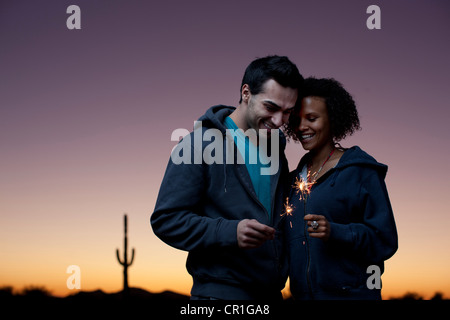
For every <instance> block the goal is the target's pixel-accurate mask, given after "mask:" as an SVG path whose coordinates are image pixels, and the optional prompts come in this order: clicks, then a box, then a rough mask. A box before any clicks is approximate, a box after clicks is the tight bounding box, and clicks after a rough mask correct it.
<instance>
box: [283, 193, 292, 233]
mask: <svg viewBox="0 0 450 320" xmlns="http://www.w3.org/2000/svg"><path fill="white" fill-rule="evenodd" d="M294 208H295V207H294V206H293V205H292V204H290V203H289V197H287V198H286V202H285V203H284V212H283V213H282V214H281V216H284V215H286V216H292V212H294ZM289 224H290V225H291V229H292V221H289Z"/></svg>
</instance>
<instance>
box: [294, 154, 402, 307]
mask: <svg viewBox="0 0 450 320" xmlns="http://www.w3.org/2000/svg"><path fill="white" fill-rule="evenodd" d="M307 161H308V155H306V156H305V157H303V159H302V160H301V161H300V163H299V165H298V167H297V169H296V170H294V171H293V172H292V173H291V177H292V179H295V177H298V174H299V172H301V171H302V168H303V166H304V165H305V163H307ZM386 173H387V166H386V165H384V164H381V163H379V162H377V161H376V160H375V159H374V158H373V157H371V156H370V155H368V154H367V153H366V152H364V151H362V150H361V149H360V148H359V147H353V148H350V149H348V150H347V151H345V152H344V154H343V155H342V157H341V159H340V160H339V162H338V164H337V165H336V166H335V167H334V168H333V169H331V170H329V171H328V172H326V173H325V174H324V175H323V176H322V177H320V178H319V179H318V180H317V182H316V183H315V184H314V185H313V187H312V189H311V193H310V195H309V196H308V197H307V200H306V206H305V205H304V202H303V200H300V199H299V196H298V195H296V194H295V192H291V196H290V203H291V204H292V205H293V206H295V211H294V213H293V214H292V216H290V217H289V219H286V230H287V231H286V233H287V238H288V243H289V245H288V246H289V255H290V272H289V277H290V287H291V292H292V294H293V296H294V297H295V298H297V299H381V294H380V290H379V289H378V288H376V286H377V285H378V284H377V279H375V276H376V275H377V274H376V273H375V272H377V271H380V274H381V273H382V272H383V270H384V261H385V260H387V259H389V258H390V257H391V256H392V255H393V254H394V253H395V252H396V250H397V245H398V243H397V229H396V226H395V221H394V216H393V212H392V208H391V204H390V201H389V196H388V192H387V189H386V185H385V182H384V178H385V176H386ZM305 208H306V214H316V215H323V216H325V217H326V219H327V220H328V221H329V222H330V229H331V234H330V237H329V239H328V240H327V241H323V240H321V239H317V238H311V237H310V236H309V233H308V231H307V227H306V225H305V221H304V220H303V217H304V215H305ZM290 223H292V227H291V225H290ZM369 266H372V267H370V268H369ZM371 276H374V277H373V279H372V278H370V279H369V277H371Z"/></svg>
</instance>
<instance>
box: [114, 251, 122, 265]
mask: <svg viewBox="0 0 450 320" xmlns="http://www.w3.org/2000/svg"><path fill="white" fill-rule="evenodd" d="M116 254H117V260H118V261H119V263H120V264H121V265H123V262H122V261H121V260H120V256H119V249H116Z"/></svg>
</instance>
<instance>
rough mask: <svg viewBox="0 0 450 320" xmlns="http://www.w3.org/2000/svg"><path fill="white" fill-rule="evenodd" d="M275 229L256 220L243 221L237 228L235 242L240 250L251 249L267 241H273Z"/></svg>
mask: <svg viewBox="0 0 450 320" xmlns="http://www.w3.org/2000/svg"><path fill="white" fill-rule="evenodd" d="M274 237H275V229H274V228H272V227H269V226H267V225H265V224H262V223H259V222H258V221H257V220H255V219H252V220H249V219H244V220H242V221H240V222H239V224H238V226H237V241H238V246H239V248H241V249H251V248H257V247H259V246H261V245H262V244H263V243H264V242H266V241H267V240H273V239H274Z"/></svg>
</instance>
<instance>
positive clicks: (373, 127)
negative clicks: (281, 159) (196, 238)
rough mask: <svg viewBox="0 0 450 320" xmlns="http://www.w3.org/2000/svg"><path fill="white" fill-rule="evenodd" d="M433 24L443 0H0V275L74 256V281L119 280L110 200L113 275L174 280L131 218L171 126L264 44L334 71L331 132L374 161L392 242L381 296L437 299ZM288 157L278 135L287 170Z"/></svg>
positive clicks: (228, 97)
mask: <svg viewBox="0 0 450 320" xmlns="http://www.w3.org/2000/svg"><path fill="white" fill-rule="evenodd" d="M72 4H76V5H78V6H79V7H80V11H81V14H80V17H81V20H80V22H81V23H80V24H81V29H79V30H78V29H73V30H69V29H68V28H67V25H66V21H67V19H68V18H69V17H70V14H68V13H66V10H67V7H68V6H69V5H72ZM372 4H376V5H378V6H379V8H380V12H381V14H380V17H381V20H380V21H381V29H373V30H370V29H368V27H367V26H366V21H367V19H368V18H369V17H370V14H368V13H366V10H367V8H368V7H369V5H372ZM446 39H450V3H449V2H448V1H445V0H430V1H425V0H421V1H406V0H395V1H387V0H375V1H364V0H340V1H334V0H326V1H325V0H319V1H286V0H277V1H262V0H259V1H243V0H240V1H235V0H230V1H220V2H219V1H136V0H126V1H125V0H120V1H118V0H108V1H106V0H97V1H87V0H71V1H65V0H53V1H49V0H40V1H31V0H28V1H23V0H14V1H13V0H2V1H0V70H1V72H0V150H1V156H0V270H1V272H0V287H1V286H6V285H10V286H13V287H14V288H16V289H22V288H24V287H26V286H31V285H33V286H44V287H46V288H47V289H48V290H50V291H51V292H52V293H53V294H54V295H58V296H66V295H68V294H72V293H75V292H76V291H77V290H76V289H69V288H68V287H67V284H66V281H67V279H68V277H69V276H70V274H68V273H67V272H66V270H67V267H68V266H70V265H77V266H79V267H80V272H81V274H80V279H81V289H80V290H83V291H91V290H96V289H101V290H103V291H106V292H117V291H119V290H121V289H122V281H123V280H122V267H121V265H119V263H118V261H117V259H116V254H115V251H116V249H119V252H120V254H121V255H123V215H124V214H125V213H127V214H128V245H129V254H130V251H131V248H135V251H136V252H135V260H134V262H133V264H132V265H131V266H130V268H129V270H128V274H129V284H130V286H133V287H140V288H143V289H146V290H148V291H151V292H160V291H164V290H172V291H175V292H179V293H184V294H189V291H190V287H191V285H192V280H191V277H190V276H189V274H188V273H187V271H186V269H185V260H186V256H187V253H186V252H183V251H180V250H177V249H174V248H171V247H170V246H168V245H166V244H164V243H163V242H162V241H161V240H159V239H158V238H157V237H156V236H155V235H154V234H153V231H152V229H151V227H150V223H149V219H150V215H151V213H152V212H153V209H154V205H155V201H156V197H157V194H158V190H159V186H160V183H161V180H162V177H163V175H164V171H165V167H166V165H167V162H168V159H169V156H170V152H171V150H172V148H173V147H174V145H175V143H176V142H174V141H171V133H172V132H173V131H174V130H176V129H178V128H186V129H188V130H191V128H192V127H193V123H194V121H195V120H196V119H198V118H199V117H200V116H201V115H202V114H203V113H204V112H205V111H206V110H207V109H208V108H209V107H210V106H213V105H216V104H226V105H234V106H236V105H237V103H238V100H239V87H240V84H241V80H242V76H243V73H244V70H245V68H246V67H247V65H248V64H249V63H250V62H251V61H252V60H254V59H255V58H257V57H263V56H266V55H269V54H278V55H286V56H288V57H289V58H290V59H291V60H292V61H293V62H294V63H295V64H296V65H297V66H298V68H299V70H300V72H301V73H302V75H303V76H305V77H309V76H315V77H333V78H335V79H336V80H338V81H340V82H341V83H342V84H343V85H344V87H345V88H346V89H347V90H348V91H349V92H350V93H351V94H352V95H353V98H354V99H355V101H356V103H357V107H358V112H359V114H360V120H361V126H362V130H361V131H358V132H356V133H355V134H354V136H352V137H349V138H347V139H346V140H344V141H343V142H342V145H343V146H344V147H350V146H353V145H359V146H360V147H361V148H362V149H363V150H365V151H367V152H368V153H370V154H371V155H372V156H374V157H375V158H376V159H377V160H378V161H379V162H382V163H385V164H387V165H388V166H389V171H388V175H387V178H386V184H387V187H388V191H389V195H390V199H391V203H392V207H393V209H394V215H395V219H396V223H397V229H398V234H399V249H398V251H397V253H396V254H395V255H394V256H393V257H392V258H391V259H389V260H388V261H387V262H386V270H385V273H384V274H383V276H382V281H383V291H382V293H383V298H389V297H393V296H400V295H403V294H404V293H406V292H408V291H409V292H411V291H413V292H418V293H420V294H421V295H423V296H424V297H425V298H429V297H431V296H432V295H433V294H434V293H435V292H436V291H440V292H442V293H444V296H446V297H450V275H449V274H448V270H450V255H449V252H448V246H449V245H450V232H449V231H448V230H450V217H449V215H448V213H449V209H448V208H449V207H450V197H449V196H448V192H449V191H450V188H449V187H450V183H449V181H450V179H449V178H450V173H449V172H450V171H449V170H448V168H447V166H448V160H449V159H450V149H449V148H448V140H449V138H450V129H449V126H448V122H449V120H450V108H449V107H450V95H449V94H448V87H449V85H450V64H449V63H448V57H449V56H450V42H449V41H448V40H446ZM303 154H304V151H303V149H302V148H301V146H300V145H299V144H294V143H290V144H289V145H288V147H287V151H286V155H287V157H288V160H289V166H290V168H291V169H293V168H295V167H296V165H297V163H298V161H299V159H300V158H301V156H302V155H303Z"/></svg>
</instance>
